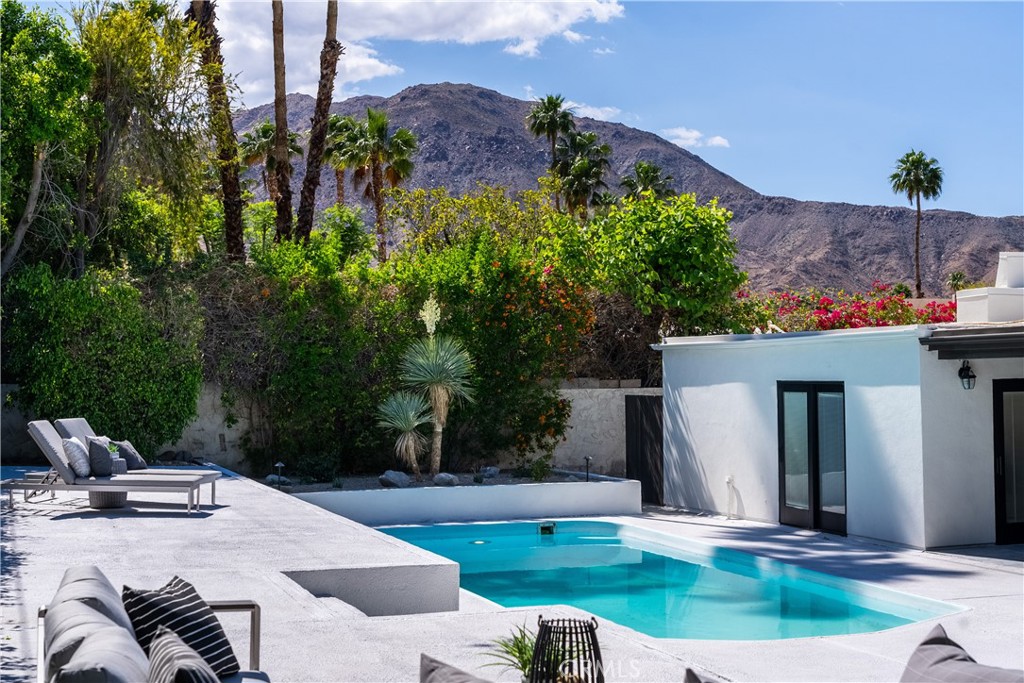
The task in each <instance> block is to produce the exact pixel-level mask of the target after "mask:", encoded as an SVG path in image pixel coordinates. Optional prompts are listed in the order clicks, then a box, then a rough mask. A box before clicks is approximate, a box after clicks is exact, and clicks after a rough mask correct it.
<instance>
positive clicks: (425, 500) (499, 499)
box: [295, 480, 641, 526]
mask: <svg viewBox="0 0 1024 683" xmlns="http://www.w3.org/2000/svg"><path fill="white" fill-rule="evenodd" d="M295 497H296V498H299V499H301V500H305V501H307V502H309V503H312V504H314V505H317V506H319V507H322V508H323V509H325V510H328V511H330V512H333V513H335V514H338V515H341V516H342V517H347V518H349V519H351V520H354V521H356V522H359V523H361V524H365V525H367V526H383V525H387V524H429V523H435V522H472V521H485V520H508V519H536V518H542V517H582V516H590V515H637V514H640V512H641V503H640V482H638V481H629V480H623V481H598V482H572V483H552V484H516V485H501V484H497V485H483V486H453V487H440V486H435V487H426V488H408V489H376V490H370V491H320V492H315V493H298V494H295Z"/></svg>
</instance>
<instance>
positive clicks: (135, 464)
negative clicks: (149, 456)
mask: <svg viewBox="0 0 1024 683" xmlns="http://www.w3.org/2000/svg"><path fill="white" fill-rule="evenodd" d="M111 443H112V444H114V445H115V446H117V450H118V453H119V454H120V456H121V457H122V458H124V459H125V461H126V462H127V463H128V469H129V470H144V469H146V468H147V467H149V466H148V465H147V464H146V459H145V458H143V457H142V456H141V455H139V451H138V450H137V449H136V448H135V446H133V445H132V442H131V441H129V440H128V439H125V440H124V441H111Z"/></svg>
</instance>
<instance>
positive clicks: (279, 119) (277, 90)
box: [270, 0, 292, 242]
mask: <svg viewBox="0 0 1024 683" xmlns="http://www.w3.org/2000/svg"><path fill="white" fill-rule="evenodd" d="M270 6H271V12H272V29H273V30H272V33H273V35H274V149H273V155H274V173H275V174H276V178H277V199H276V200H274V203H275V204H276V205H277V219H276V221H275V227H276V229H275V231H274V242H280V241H281V240H290V239H291V238H292V164H291V162H290V161H289V160H288V158H289V156H291V155H290V154H289V150H288V144H289V139H288V138H289V136H288V102H287V92H286V90H285V75H284V3H283V2H282V0H271V3H270Z"/></svg>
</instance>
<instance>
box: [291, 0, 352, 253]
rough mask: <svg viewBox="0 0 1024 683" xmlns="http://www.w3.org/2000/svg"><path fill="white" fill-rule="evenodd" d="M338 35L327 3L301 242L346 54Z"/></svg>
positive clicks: (309, 226) (298, 230)
mask: <svg viewBox="0 0 1024 683" xmlns="http://www.w3.org/2000/svg"><path fill="white" fill-rule="evenodd" d="M337 35H338V0H327V33H326V36H325V37H324V47H323V49H322V50H321V51H320V82H319V84H318V85H317V88H316V105H314V109H313V122H312V128H311V129H310V132H309V148H308V149H307V150H306V177H305V178H303V180H302V192H301V193H300V197H299V217H298V221H297V222H296V225H295V239H302V240H303V241H304V242H308V241H309V234H310V232H312V230H313V212H314V211H315V209H316V189H317V187H319V185H320V164H321V163H322V162H323V158H324V147H325V145H326V142H327V119H328V117H329V116H330V113H331V112H330V108H331V96H332V95H333V94H334V78H335V76H336V75H337V74H338V57H340V56H341V54H342V53H343V52H344V50H345V49H344V48H343V47H342V46H341V43H339V42H338V40H337Z"/></svg>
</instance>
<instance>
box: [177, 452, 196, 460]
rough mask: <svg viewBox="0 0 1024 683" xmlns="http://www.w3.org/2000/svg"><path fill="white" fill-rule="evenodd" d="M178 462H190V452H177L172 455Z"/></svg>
mask: <svg viewBox="0 0 1024 683" xmlns="http://www.w3.org/2000/svg"><path fill="white" fill-rule="evenodd" d="M174 459H175V460H177V461H178V462H192V451H178V452H176V453H175V454H174Z"/></svg>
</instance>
